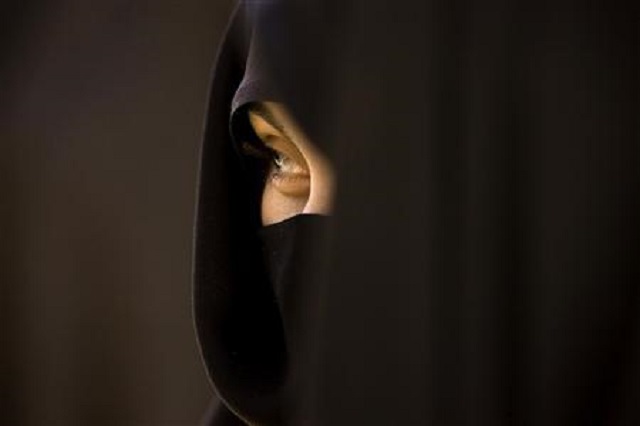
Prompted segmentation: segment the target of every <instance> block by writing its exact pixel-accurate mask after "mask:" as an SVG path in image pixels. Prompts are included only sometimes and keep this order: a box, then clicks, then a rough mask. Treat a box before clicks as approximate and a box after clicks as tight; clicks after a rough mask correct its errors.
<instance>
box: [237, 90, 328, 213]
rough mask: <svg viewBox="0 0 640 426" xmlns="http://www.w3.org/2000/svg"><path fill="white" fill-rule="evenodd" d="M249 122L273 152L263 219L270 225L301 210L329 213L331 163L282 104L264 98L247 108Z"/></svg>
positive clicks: (263, 200)
mask: <svg viewBox="0 0 640 426" xmlns="http://www.w3.org/2000/svg"><path fill="white" fill-rule="evenodd" d="M249 122H250V123H251V126H252V127H253V130H254V132H255V134H256V135H257V136H258V138H259V139H260V141H261V142H262V143H263V144H264V145H265V146H266V147H267V148H269V149H270V150H271V151H272V152H273V153H274V157H273V159H272V164H271V165H270V168H269V171H268V173H267V176H266V179H265V185H264V191H263V193H262V203H261V217H262V223H263V224H264V225H271V224H274V223H278V222H281V221H283V220H286V219H288V218H290V217H292V216H295V215H297V214H301V213H307V214H308V213H315V214H325V215H328V214H330V213H331V210H332V203H333V198H334V192H335V180H336V179H335V172H334V170H333V167H332V165H331V163H330V161H329V160H328V159H327V158H326V157H325V156H324V154H322V153H321V152H320V151H319V150H318V149H317V147H316V146H315V145H314V144H313V143H312V142H311V141H310V140H309V139H308V137H307V136H306V135H305V134H304V132H303V131H302V129H301V128H300V127H299V126H298V124H297V123H296V122H295V120H294V119H293V117H292V116H291V114H289V112H288V111H287V109H286V108H285V107H284V105H282V104H279V103H275V102H263V103H261V104H259V105H257V107H256V108H253V109H251V110H250V111H249Z"/></svg>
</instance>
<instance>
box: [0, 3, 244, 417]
mask: <svg viewBox="0 0 640 426" xmlns="http://www.w3.org/2000/svg"><path fill="white" fill-rule="evenodd" d="M14 3H16V5H15V6H10V7H8V8H7V9H6V12H3V13H5V16H3V17H2V22H3V23H5V24H7V25H4V26H3V30H2V33H1V35H2V36H3V40H2V42H1V44H0V46H1V47H2V48H3V51H4V53H3V58H2V61H0V78H1V80H0V84H1V85H2V86H0V88H1V89H2V94H0V148H1V151H0V152H1V153H2V155H1V156H0V238H1V240H2V242H1V243H0V345H1V346H0V392H1V394H0V424H11V425H191V424H196V423H197V420H198V419H199V417H200V415H201V414H202V412H203V411H204V409H205V406H206V404H207V400H208V398H209V395H210V390H209V386H208V384H207V382H206V378H205V374H204V370H203V368H202V367H201V363H200V359H199V355H198V351H197V347H196V343H195V336H194V332H193V330H192V324H191V307H190V285H191V284H190V262H191V227H192V217H193V208H194V198H195V197H194V194H195V192H194V191H195V181H196V171H197V155H198V149H199V139H200V132H201V123H202V119H203V113H204V106H205V101H206V89H207V84H208V77H209V71H210V68H211V65H212V61H213V59H214V55H215V50H216V47H217V45H218V41H219V38H220V36H221V35H222V32H223V29H224V25H225V23H226V20H227V17H228V15H229V13H230V8H231V3H232V2H231V0H180V1H178V0H174V1H171V0H162V1H158V0H157V1H133V0H100V1H90V2H89V1H84V0H46V1H40V2H36V1H22V2H17V1H16V2H14ZM9 24H10V25H9Z"/></svg>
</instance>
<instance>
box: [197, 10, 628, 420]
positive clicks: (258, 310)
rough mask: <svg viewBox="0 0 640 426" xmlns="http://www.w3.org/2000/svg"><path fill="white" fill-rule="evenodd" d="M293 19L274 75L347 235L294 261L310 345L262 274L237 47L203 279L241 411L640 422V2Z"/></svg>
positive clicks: (205, 199) (209, 351)
mask: <svg viewBox="0 0 640 426" xmlns="http://www.w3.org/2000/svg"><path fill="white" fill-rule="evenodd" d="M277 16H278V17H279V18H278V19H279V20H280V24H279V25H278V26H277V30H275V31H274V32H272V33H269V34H270V35H269V36H268V37H266V38H265V40H269V42H266V43H265V44H264V47H263V50H262V51H263V56H264V57H265V58H273V60H269V63H268V67H267V68H268V70H269V72H270V73H271V79H272V82H273V84H274V85H275V87H278V88H279V94H280V96H281V100H282V101H283V102H284V103H285V104H286V105H287V106H288V107H289V108H290V110H291V111H292V112H293V114H294V115H295V116H296V118H297V119H298V121H299V122H300V123H301V124H302V126H303V128H304V129H305V131H306V132H307V133H308V134H309V135H310V138H311V140H313V141H314V142H315V143H317V144H318V145H320V146H321V148H322V149H323V150H325V151H326V152H328V153H329V156H330V158H332V159H333V161H334V164H335V166H336V169H337V174H338V194H337V200H336V203H335V211H334V214H333V216H332V218H331V220H330V223H329V224H328V230H327V232H322V233H321V234H320V235H318V234H317V233H315V234H313V235H312V237H310V238H307V237H306V236H305V238H303V239H302V240H303V241H305V244H306V245H305V246H304V247H305V248H304V249H290V250H289V251H290V252H292V253H296V254H297V255H300V256H302V257H303V258H304V259H303V260H300V261H296V262H294V264H295V265H297V268H298V269H300V271H299V272H297V273H295V274H293V276H296V277H297V278H296V279H295V280H292V282H296V283H298V282H300V281H303V282H304V286H303V287H304V289H305V290H304V291H303V292H302V293H303V296H300V297H297V298H292V299H290V300H291V303H290V305H289V306H292V307H294V308H295V309H296V310H297V312H298V314H297V315H298V316H297V317H296V318H297V319H296V321H294V323H295V332H294V333H293V332H291V331H290V330H289V327H290V325H287V320H286V319H284V320H283V318H285V316H283V315H282V310H281V306H282V304H281V303H279V302H278V301H277V298H276V297H275V296H274V295H273V291H274V290H273V287H272V286H271V285H270V284H264V283H270V280H269V279H268V278H266V277H267V275H268V274H267V272H266V268H264V267H259V266H255V265H263V266H264V265H265V261H264V259H265V256H264V252H263V249H262V248H260V247H263V243H262V242H261V241H263V240H261V239H260V237H259V236H257V235H258V233H257V231H256V232H254V231H255V229H256V228H251V227H250V226H247V223H249V222H251V220H252V219H251V218H247V215H249V214H250V213H249V212H250V211H255V209H252V208H250V207H247V205H246V203H247V201H246V197H244V196H242V194H243V192H242V191H241V190H239V187H238V185H237V182H241V181H242V176H243V174H242V172H241V169H242V165H241V164H239V163H238V160H236V159H234V158H237V156H234V155H233V154H234V153H233V148H232V146H233V144H232V143H231V141H230V136H229V134H230V132H229V128H228V121H229V114H230V105H231V101H232V99H233V96H234V94H235V92H236V89H237V87H238V86H239V84H240V81H241V79H242V78H243V76H244V64H246V53H242V52H243V50H242V49H238V48H237V46H236V45H234V43H229V42H227V43H226V44H225V46H223V48H222V50H221V53H220V56H219V60H218V66H217V68H216V74H215V78H214V81H213V85H212V101H211V106H210V112H209V121H208V125H207V134H206V138H205V144H204V148H203V159H202V161H203V163H202V164H203V166H202V176H201V179H202V180H201V184H200V185H201V186H200V205H199V213H198V226H197V236H196V238H197V239H196V276H195V278H196V293H195V305H196V320H197V324H198V331H199V334H200V341H201V345H202V348H203V356H204V358H205V361H206V362H207V365H208V368H209V372H210V376H211V378H212V380H213V382H214V384H215V386H216V389H217V390H218V394H219V395H220V397H221V398H222V399H223V400H224V401H225V402H226V404H227V406H229V407H231V409H232V410H233V411H235V412H237V413H238V414H240V416H244V417H245V418H246V419H250V420H254V421H257V422H263V423H281V424H282V423H289V424H305V425H307V424H308V425H365V424H366V425H391V424H393V425H395V424H398V425H423V424H433V425H476V424H487V425H502V424H514V425H529V424H530V425H585V424H607V425H632V424H640V409H639V408H638V407H640V403H639V402H640V288H639V284H638V283H640V261H639V259H640V229H639V227H640V226H639V223H640V220H639V217H640V196H639V194H640V172H639V170H640V169H639V167H638V158H639V157H638V144H639V141H640V138H639V135H638V128H639V127H638V117H640V114H639V112H640V111H639V108H638V101H639V99H640V97H639V95H640V93H639V90H638V89H639V84H638V75H640V69H639V67H638V29H637V28H638V27H637V22H638V6H637V5H628V4H626V3H624V4H622V3H617V2H615V1H613V2H596V3H593V2H592V3H589V4H585V3H584V2H573V1H569V0H560V1H558V0H555V1H553V2H551V1H542V2H541V1H526V0H521V1H489V2H482V3H477V4H476V3H473V2H467V1H458V0H453V1H446V2H437V1H430V0H427V1H411V2H403V3H402V4H401V5H400V4H398V3H397V2H395V3H394V2H388V1H382V0H370V1H367V2H356V1H350V0H305V1H302V0H299V1H294V0H284V1H283V2H282V6H281V9H280V10H279V12H278V14H277ZM270 22H272V21H270ZM241 32H242V31H241ZM239 52H240V53H239ZM244 52H246V50H245V51H244ZM285 226H286V224H285ZM309 241H311V243H309ZM292 247H293V246H292ZM318 247H319V248H318ZM316 249H318V250H319V254H315V255H314V254H311V255H309V256H311V257H313V256H316V261H308V260H306V259H307V254H306V253H314V252H315V251H316ZM285 258H286V256H285ZM318 259H320V260H322V262H318V261H317V260H318ZM284 262H285V261H284V260H279V261H276V262H275V263H279V264H284ZM248 265H252V267H248ZM310 265H313V266H310ZM261 268H262V269H261ZM303 278H304V279H303ZM274 300H275V302H274ZM289 324H290V323H289ZM285 330H289V331H285ZM292 336H293V337H292Z"/></svg>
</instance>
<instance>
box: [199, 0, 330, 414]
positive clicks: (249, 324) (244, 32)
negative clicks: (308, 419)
mask: <svg viewBox="0 0 640 426" xmlns="http://www.w3.org/2000/svg"><path fill="white" fill-rule="evenodd" d="M276 10H277V4H276V3H275V2H264V1H262V2H245V3H241V4H240V5H239V7H238V9H237V10H236V12H235V14H234V18H233V19H232V23H231V25H230V27H229V29H228V32H227V38H226V40H225V41H224V43H223V45H222V47H221V49H220V52H219V55H218V59H217V64H216V68H215V74H214V77H213V80H212V86H211V101H210V105H209V111H208V120H207V126H206V131H205V143H204V145H203V149H202V154H201V158H202V159H201V170H200V187H199V202H198V209H197V210H198V212H197V225H196V239H195V268H194V271H195V277H194V278H195V279H194V313H195V321H196V327H197V331H198V336H199V341H200V346H201V350H202V356H203V359H204V361H205V364H206V366H207V370H208V373H209V377H210V378H211V381H212V383H213V385H214V387H215V390H216V393H217V399H218V400H217V401H215V402H214V404H213V408H212V409H211V410H210V412H209V413H208V415H207V419H206V422H207V423H210V424H216V425H226V424H236V423H239V422H240V423H241V420H240V419H242V421H246V422H251V423H258V424H284V423H287V418H288V417H289V416H290V414H289V413H290V412H291V410H289V409H288V408H287V407H288V406H289V395H291V393H292V392H293V391H292V387H294V384H295V383H296V382H297V379H296V375H295V374H293V373H292V371H294V368H292V364H293V363H292V361H291V358H292V357H293V358H294V359H295V353H296V351H297V349H296V348H297V335H298V329H299V327H300V325H301V324H303V323H304V319H303V318H300V316H302V317H304V310H303V311H300V310H298V309H296V307H298V306H304V305H305V303H306V302H305V298H307V297H309V296H308V295H307V294H306V292H307V291H308V288H309V287H308V286H309V285H310V284H311V283H312V282H313V279H306V278H305V277H304V273H305V272H306V271H310V270H311V271H313V270H314V267H312V266H310V262H312V261H313V259H314V258H315V256H314V255H313V253H314V252H315V251H316V248H317V247H316V245H315V244H310V242H312V241H318V240H317V239H316V238H314V237H313V236H314V235H317V234H320V229H321V228H322V227H323V218H322V217H319V216H317V215H307V214H305V215H299V216H297V217H294V218H291V219H288V220H285V221H284V222H281V223H278V224H275V225H271V226H267V227H262V226H261V224H260V217H259V213H260V209H259V200H260V192H261V190H262V184H263V182H262V181H261V180H260V178H259V177H258V176H256V175H257V174H259V173H257V168H255V169H252V168H251V164H248V163H247V162H248V161H251V160H250V159H247V158H242V156H241V155H239V149H238V146H239V145H240V143H241V142H242V141H243V140H242V139H243V137H244V136H245V135H246V134H247V133H248V132H249V131H250V130H249V129H248V120H247V115H246V108H245V107H246V106H248V105H249V104H251V103H253V102H263V101H278V100H280V94H279V91H278V90H277V88H276V86H275V85H274V84H273V81H274V79H273V78H272V77H271V76H270V75H269V72H268V68H267V67H266V65H265V64H264V62H265V60H264V56H263V55H262V49H263V47H262V46H264V45H265V44H267V43H268V42H269V41H270V40H273V37H274V35H273V32H274V31H275V29H277V27H278V25H279V22H278V19H277V16H274V12H275V11H276ZM292 355H293V356H292Z"/></svg>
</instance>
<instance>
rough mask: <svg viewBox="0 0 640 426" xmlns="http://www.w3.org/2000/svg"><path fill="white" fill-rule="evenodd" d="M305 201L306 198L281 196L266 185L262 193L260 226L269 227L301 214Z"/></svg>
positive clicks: (270, 186)
mask: <svg viewBox="0 0 640 426" xmlns="http://www.w3.org/2000/svg"><path fill="white" fill-rule="evenodd" d="M307 201H308V198H307V197H290V196H286V195H283V194H282V193H281V192H279V191H278V190H277V189H275V188H274V187H273V186H272V185H270V184H268V183H267V184H266V185H265V187H264V191H263V192H262V205H261V217H262V224H263V225H271V224H274V223H277V222H282V221H283V220H286V219H289V218H290V217H293V216H295V215H297V214H300V213H302V212H303V211H304V208H305V206H306V204H307Z"/></svg>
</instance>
